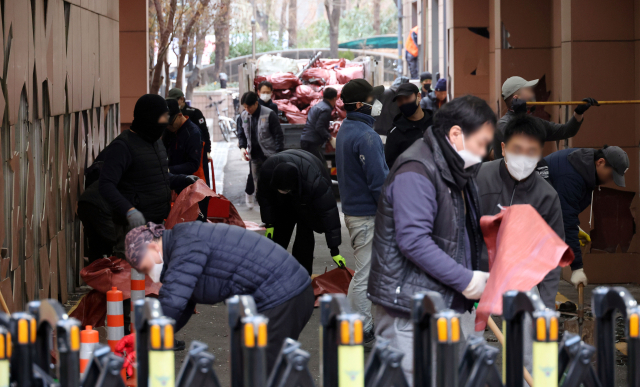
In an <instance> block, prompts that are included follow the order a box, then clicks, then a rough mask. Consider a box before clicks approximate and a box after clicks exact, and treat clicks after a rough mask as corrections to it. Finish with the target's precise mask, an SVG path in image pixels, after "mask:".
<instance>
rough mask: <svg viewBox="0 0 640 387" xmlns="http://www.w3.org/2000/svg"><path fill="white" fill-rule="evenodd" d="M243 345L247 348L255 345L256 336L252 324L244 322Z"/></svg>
mask: <svg viewBox="0 0 640 387" xmlns="http://www.w3.org/2000/svg"><path fill="white" fill-rule="evenodd" d="M244 345H245V346H246V347H247V348H253V347H255V346H256V336H255V334H254V333H253V324H251V323H245V324H244Z"/></svg>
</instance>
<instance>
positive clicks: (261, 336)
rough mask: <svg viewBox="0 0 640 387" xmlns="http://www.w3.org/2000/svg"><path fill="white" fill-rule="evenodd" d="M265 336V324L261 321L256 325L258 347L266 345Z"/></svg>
mask: <svg viewBox="0 0 640 387" xmlns="http://www.w3.org/2000/svg"><path fill="white" fill-rule="evenodd" d="M267 338H268V336H267V324H266V323H264V322H261V323H260V325H258V347H266V346H267Z"/></svg>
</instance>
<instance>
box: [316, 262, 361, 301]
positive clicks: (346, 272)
mask: <svg viewBox="0 0 640 387" xmlns="http://www.w3.org/2000/svg"><path fill="white" fill-rule="evenodd" d="M353 274H354V271H353V270H351V269H349V268H348V267H345V268H342V267H338V268H335V269H333V270H331V271H327V269H326V268H325V269H324V274H320V275H319V276H317V277H316V278H314V279H312V280H311V286H313V295H314V296H315V297H316V302H315V304H314V306H315V307H318V306H319V304H320V301H319V297H320V296H321V295H323V294H334V293H342V294H347V292H348V291H349V284H350V283H351V279H352V278H353Z"/></svg>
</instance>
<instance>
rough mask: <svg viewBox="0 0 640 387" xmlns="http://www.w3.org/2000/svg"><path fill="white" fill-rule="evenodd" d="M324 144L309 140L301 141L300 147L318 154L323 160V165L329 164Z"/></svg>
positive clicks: (315, 154)
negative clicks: (325, 155)
mask: <svg viewBox="0 0 640 387" xmlns="http://www.w3.org/2000/svg"><path fill="white" fill-rule="evenodd" d="M323 145H324V144H315V143H312V142H309V141H300V148H302V150H305V151H307V152H309V153H311V154H312V155H314V156H316V157H317V158H318V159H319V160H320V161H322V165H324V166H325V167H326V166H327V160H326V159H325V158H324V146H323Z"/></svg>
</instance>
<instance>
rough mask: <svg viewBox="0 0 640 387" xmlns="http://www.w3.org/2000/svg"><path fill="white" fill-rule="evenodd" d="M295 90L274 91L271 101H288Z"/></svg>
mask: <svg viewBox="0 0 640 387" xmlns="http://www.w3.org/2000/svg"><path fill="white" fill-rule="evenodd" d="M295 92H296V91H295V89H293V90H291V89H286V90H274V91H273V100H274V101H275V100H276V99H289V98H291V96H293V93H295Z"/></svg>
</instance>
